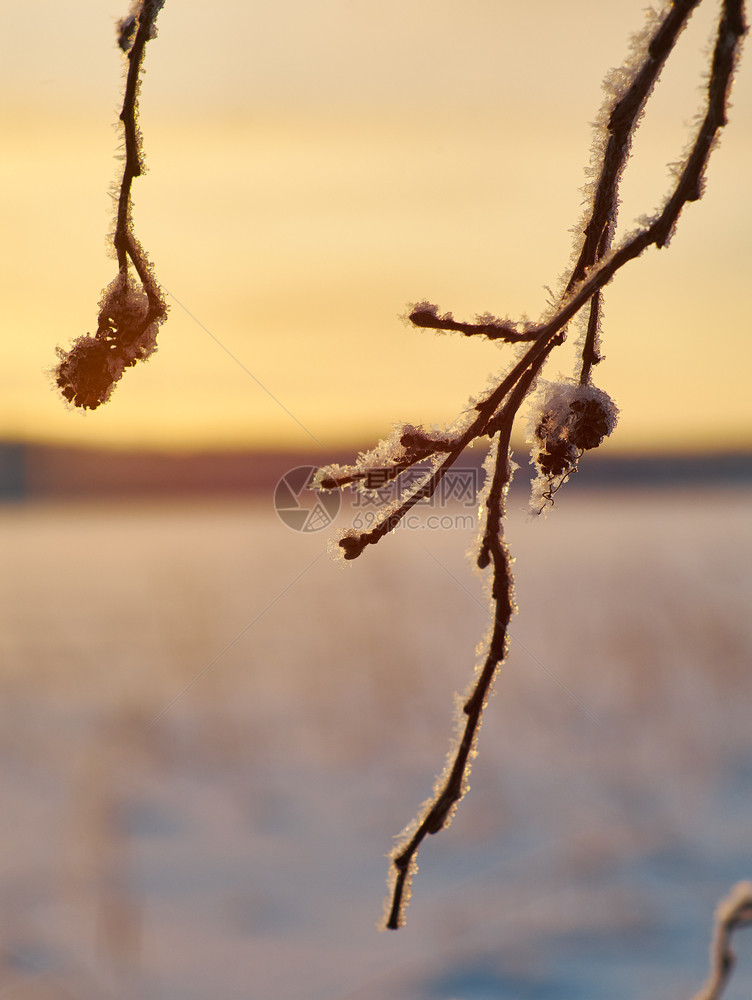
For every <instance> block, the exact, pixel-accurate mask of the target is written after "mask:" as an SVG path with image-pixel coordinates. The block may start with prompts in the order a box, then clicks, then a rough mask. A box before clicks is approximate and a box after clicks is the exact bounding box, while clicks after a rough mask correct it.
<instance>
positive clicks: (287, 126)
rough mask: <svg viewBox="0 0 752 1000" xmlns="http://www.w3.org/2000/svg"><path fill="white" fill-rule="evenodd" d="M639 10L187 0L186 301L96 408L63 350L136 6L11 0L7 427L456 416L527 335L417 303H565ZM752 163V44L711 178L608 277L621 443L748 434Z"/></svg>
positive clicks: (199, 437)
mask: <svg viewBox="0 0 752 1000" xmlns="http://www.w3.org/2000/svg"><path fill="white" fill-rule="evenodd" d="M706 4H708V9H707V12H704V11H703V10H701V11H700V13H699V14H698V15H697V22H696V24H694V25H692V26H691V27H690V29H688V30H687V32H686V34H685V36H684V37H683V39H682V44H681V51H678V52H677V53H676V54H675V57H678V58H676V63H675V65H671V64H670V65H669V67H668V68H667V70H666V77H665V82H664V83H663V85H662V86H661V87H660V88H659V90H658V91H657V93H656V95H655V96H654V98H653V103H652V104H651V105H649V106H648V114H647V116H646V121H645V126H644V127H643V129H641V130H640V133H638V139H637V141H636V143H635V149H634V158H633V162H632V164H631V165H630V168H629V170H628V171H627V174H626V175H625V180H624V187H623V193H624V204H623V208H622V214H621V218H622V221H623V223H624V225H625V226H626V227H627V228H629V227H630V224H631V223H632V222H633V220H634V219H636V218H637V217H639V216H640V215H642V214H643V213H649V212H652V211H653V210H654V208H655V207H656V206H657V205H658V204H659V203H660V201H661V198H662V196H663V194H664V192H665V190H666V188H667V177H668V173H667V168H666V164H667V163H669V162H670V161H672V160H675V159H676V158H677V157H678V155H679V154H680V152H681V151H682V149H683V148H684V146H685V143H686V141H687V136H688V134H689V133H688V129H687V127H685V125H684V122H685V121H691V120H692V119H693V117H694V115H695V113H696V111H697V109H698V108H699V107H700V103H701V97H700V93H699V90H698V82H699V74H700V71H701V70H700V67H701V66H702V58H701V57H702V53H703V51H704V50H705V49H706V39H707V37H708V33H709V31H710V25H711V20H712V17H713V16H714V15H715V12H716V8H717V4H715V3H713V4H709V0H706ZM533 6H534V7H535V10H534V11H533V9H532V8H533ZM257 8H258V9H257ZM641 8H642V0H608V2H605V0H598V2H595V0H593V2H585V0H573V2H569V3H567V4H562V3H560V0H548V2H546V3H539V4H536V5H530V4H520V3H517V2H514V3H513V2H511V0H510V2H494V3H493V4H492V3H490V2H489V0H470V2H467V0H463V2H462V3H460V2H459V0H452V2H450V0H430V2H429V0H410V2H407V3H406V2H405V0H399V2H398V0H391V2H384V3H380V4H377V5H374V4H371V3H366V2H365V0H337V2H335V0H329V2H322V3H320V4H310V3H303V2H301V0H293V2H290V3H288V4H285V5H281V6H280V5H269V4H265V5H255V4H253V3H247V2H243V3H241V2H239V0H237V2H236V0H233V2H229V0H227V2H219V3H217V4H215V5H214V7H213V8H212V11H211V15H210V16H207V13H206V9H207V8H206V5H205V4H199V3H198V2H195V0H194V2H185V0H181V2H177V0H166V5H165V9H164V10H163V12H162V14H161V15H160V34H159V37H158V38H157V39H156V40H155V41H154V42H153V43H150V45H149V46H148V48H147V56H146V66H147V73H146V76H145V78H144V82H143V89H142V100H141V104H142V113H141V126H142V131H143V134H144V140H145V147H146V155H147V163H148V167H149V172H148V173H147V174H146V176H144V177H143V178H141V179H138V180H137V181H136V182H135V184H134V218H135V224H136V231H137V233H138V235H139V236H140V238H141V240H142V242H143V243H144V245H145V247H146V249H147V251H148V253H149V254H150V256H151V258H152V259H153V261H154V263H155V266H156V272H157V276H158V278H159V280H160V281H161V283H162V285H163V287H164V288H165V289H166V291H167V292H168V301H170V302H171V313H170V317H169V319H168V321H167V323H166V324H165V326H164V327H163V328H162V331H161V333H160V349H159V351H158V353H157V354H156V355H155V356H154V357H153V358H152V359H151V360H150V361H149V362H148V363H147V364H146V365H143V366H141V368H140V370H139V368H136V369H133V370H131V371H129V372H127V373H126V374H125V376H124V378H123V380H122V382H121V383H120V384H119V385H118V387H117V388H116V390H115V393H114V394H113V397H112V400H111V401H110V403H109V404H107V406H106V407H103V408H101V409H100V410H98V411H96V412H94V413H88V414H81V413H78V412H72V411H71V410H70V409H68V408H66V406H65V405H64V404H63V402H62V401H61V400H60V399H59V398H58V397H57V396H56V394H55V393H53V392H52V390H51V389H50V383H49V380H48V378H47V377H46V376H45V374H44V369H46V368H49V367H51V366H52V364H53V363H54V360H55V357H54V349H55V346H56V344H61V345H67V344H68V343H69V342H70V340H72V339H73V338H75V337H76V336H78V335H80V334H81V333H84V332H87V331H91V330H93V328H94V327H95V325H96V313H97V301H98V299H99V295H100V291H101V289H102V287H103V286H104V285H105V284H107V283H108V282H109V281H110V280H111V278H112V277H114V274H115V264H114V261H113V260H112V259H111V257H109V256H108V255H107V252H106V249H105V236H106V234H107V232H108V231H109V228H110V225H111V215H112V203H111V201H110V197H109V194H108V190H109V188H110V186H111V184H112V182H113V181H114V180H115V179H116V175H117V169H118V162H117V161H116V159H115V155H114V154H115V152H116V149H117V141H118V136H117V132H116V130H115V128H114V126H113V124H112V123H113V122H114V120H115V118H116V116H117V110H118V109H119V103H120V91H121V86H122V69H121V65H120V56H119V54H118V52H117V50H116V48H115V46H114V42H113V37H114V36H113V30H112V29H113V22H114V20H115V19H116V18H117V17H118V16H119V15H121V14H122V13H124V11H123V10H122V9H121V5H120V4H115V3H112V2H110V0H107V2H103V0H79V2H78V3H76V4H74V5H62V4H58V3H51V2H49V0H45V2H41V0H40V2H34V0H29V2H28V3H27V4H25V5H23V6H22V7H21V9H18V10H14V11H13V13H12V14H9V15H8V17H9V20H10V24H9V25H6V32H5V46H6V47H7V48H8V51H7V52H4V53H3V59H2V60H0V86H2V89H3V93H4V94H5V95H8V100H7V101H5V102H4V105H3V109H2V111H1V112H0V119H1V120H2V128H3V136H4V140H5V141H4V144H3V157H2V164H1V165H0V171H1V172H2V186H1V187H0V199H2V208H1V211H2V218H3V228H4V240H3V246H4V256H3V267H2V272H1V273H0V282H2V301H3V319H2V325H3V345H4V346H3V365H2V367H0V438H2V437H5V438H7V437H19V436H20V437H25V438H27V439H34V440H39V439H44V440H50V439H51V440H56V441H61V442H63V441H64V442H73V443H77V444H92V445H98V446H101V445H106V444H109V445H124V446H126V445H127V446H133V445H137V446H159V447H163V446H176V447H210V446H238V445H241V446H258V447H265V446H268V447H275V446H279V445H287V446H290V447H296V448H299V447H306V446H307V445H308V444H323V445H325V446H328V445H329V444H333V443H335V442H338V441H343V440H346V441H347V442H348V443H352V444H354V445H358V446H361V447H364V446H367V445H370V444H371V443H372V442H373V441H374V439H375V438H376V437H377V436H380V435H383V434H385V433H387V432H388V431H389V429H390V427H391V424H392V423H393V422H396V421H410V422H421V421H423V422H426V423H428V424H433V423H439V424H441V423H445V422H448V421H452V420H453V419H454V418H455V417H456V416H457V415H459V414H460V412H461V411H462V409H463V407H464V406H465V405H466V404H467V400H468V398H469V397H470V396H471V395H474V394H478V393H480V392H481V391H482V390H483V389H484V388H485V386H486V384H487V380H488V378H489V376H490V375H491V374H493V373H494V372H495V371H497V370H498V369H499V368H501V367H503V366H504V364H505V360H506V355H505V354H504V349H502V353H501V354H500V353H499V348H497V347H495V346H493V345H491V344H488V343H482V342H475V341H469V340H467V339H465V338H462V337H456V336H450V335H444V336H437V335H435V334H432V333H430V332H428V331H417V330H413V329H410V328H409V327H408V326H406V325H405V324H404V323H403V322H402V321H401V320H400V314H402V313H404V311H405V309H406V307H407V304H408V303H409V302H415V301H418V300H420V299H424V298H428V299H430V300H432V301H435V302H437V303H438V304H439V305H440V307H441V308H442V310H452V311H453V312H454V314H455V316H457V317H458V318H472V317H473V316H474V315H475V314H476V313H480V312H486V311H490V312H493V313H496V314H500V315H509V316H510V317H512V318H520V317H522V316H523V315H524V314H527V315H528V316H529V317H530V318H536V317H537V316H538V315H539V314H540V312H541V311H542V309H543V308H544V307H545V302H546V297H547V294H548V293H547V291H546V286H551V287H554V288H555V287H557V285H558V281H559V277H560V275H561V274H562V272H563V271H564V270H565V269H566V267H567V265H568V262H569V254H570V250H571V243H572V236H571V233H570V232H569V230H570V229H571V227H572V226H573V225H574V224H575V223H577V222H578V221H579V219H580V215H581V205H580V202H581V187H582V184H583V182H584V167H585V165H586V164H587V162H588V158H589V148H590V142H591V135H592V132H591V129H590V127H589V124H588V123H589V122H590V121H592V120H593V119H594V118H595V116H596V114H597V111H598V108H599V105H600V103H601V93H602V92H601V88H600V84H601V80H602V78H603V76H604V74H605V71H606V70H607V69H608V68H609V67H610V66H611V65H612V64H616V63H619V62H620V61H622V59H623V57H624V55H625V53H626V48H627V39H628V36H629V34H630V33H631V32H632V31H633V30H634V29H636V28H638V27H639V26H640V24H641V13H640V12H641ZM544 14H545V16H544ZM11 42H12V44H13V50H12V51H10V43H11ZM750 162H752V70H751V69H750V66H749V65H748V64H744V63H743V64H742V67H741V70H740V73H739V76H738V81H737V86H736V89H735V92H734V106H733V109H732V113H731V119H730V125H729V127H728V129H727V130H726V131H725V133H724V136H723V139H722V142H721V145H720V147H719V149H718V150H717V151H716V153H715V154H714V157H713V158H712V159H711V163H710V168H709V172H708V187H707V192H706V196H705V198H703V200H702V201H701V202H699V203H698V204H695V205H691V206H689V207H688V208H687V209H686V210H685V213H684V215H683V217H682V218H681V220H680V224H679V227H678V231H677V234H676V236H675V238H674V241H673V243H672V245H671V247H670V248H669V249H668V250H665V251H662V252H660V253H658V252H656V251H655V250H652V251H648V252H647V253H646V254H645V256H644V257H643V258H642V259H641V260H639V261H637V262H634V263H632V264H631V265H629V266H628V267H627V268H626V269H625V270H624V271H623V272H622V273H621V274H620V275H618V276H617V279H616V280H615V281H614V282H613V284H612V285H611V286H610V287H609V289H608V290H607V293H606V299H605V315H606V319H605V325H604V342H603V353H604V354H605V355H606V360H605V361H604V363H603V364H602V365H601V366H600V367H599V369H598V370H597V381H598V383H599V384H600V385H601V387H602V388H604V389H605V390H606V391H607V392H609V393H610V394H611V395H612V396H614V397H615V398H616V399H617V401H618V403H619V405H620V408H621V411H622V415H621V421H620V425H619V427H618V428H617V431H616V434H615V436H614V439H613V444H612V447H613V448H617V447H620V448H627V449H634V448H651V449H655V448H663V447H671V448H693V447H701V448H712V447H721V448H724V447H725V448H730V447H740V446H743V447H749V446H752V406H751V405H750V403H749V391H748V387H747V381H748V377H749V371H750V362H751V361H752V347H751V346H750V343H751V341H752V338H750V333H751V332H752V331H751V330H750V320H749V316H750V304H751V302H750V300H751V299H752V281H750V275H751V274H752V240H751V239H750V236H749V234H750V232H752V203H751V202H750V198H749V193H748V191H749V183H748V169H749V166H748V165H749V163H750ZM508 350H509V349H508V348H506V351H508ZM551 365H552V367H550V368H549V370H548V371H547V373H546V374H547V376H548V377H549V378H555V377H557V376H558V375H559V374H568V373H569V372H570V371H571V368H572V357H571V351H569V352H567V348H566V347H565V348H563V349H562V358H561V359H560V360H557V359H556V358H553V359H552V362H551Z"/></svg>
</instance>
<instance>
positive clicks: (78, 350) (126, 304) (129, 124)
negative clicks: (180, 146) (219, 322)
mask: <svg viewBox="0 0 752 1000" xmlns="http://www.w3.org/2000/svg"><path fill="white" fill-rule="evenodd" d="M163 6H164V0H136V2H135V3H134V4H133V7H132V10H131V13H130V15H129V16H128V17H126V18H123V19H122V20H121V21H120V23H119V24H118V39H117V40H118V45H119V46H120V48H121V49H122V51H123V52H124V53H125V55H126V57H127V59H128V71H127V75H126V81H125V94H124V97H123V109H122V111H121V112H120V121H121V122H122V124H123V132H124V146H125V160H124V164H123V176H122V179H121V182H120V190H119V196H118V203H117V212H116V215H115V230H114V233H113V235H112V244H113V247H114V249H115V254H116V256H117V262H118V273H117V277H116V278H115V279H114V281H112V282H111V283H110V284H109V285H108V286H107V288H105V289H104V291H103V293H102V298H101V299H100V302H99V316H98V322H97V332H96V333H95V334H94V336H91V335H89V334H86V335H85V336H83V337H79V338H78V339H77V340H76V341H75V342H74V344H73V346H72V347H71V348H70V349H69V350H68V351H63V350H62V349H60V348H58V349H57V353H58V357H59V359H60V361H59V364H58V366H57V368H56V369H55V372H54V376H55V383H56V385H57V386H58V388H59V389H60V391H61V393H62V394H63V396H64V397H65V398H66V399H67V400H68V401H69V402H70V403H73V405H74V406H80V407H83V408H84V409H91V410H93V409H95V408H96V407H97V406H100V405H101V404H102V403H105V402H107V400H108V399H109V398H110V395H111V393H112V390H113V388H114V386H115V383H116V382H118V381H119V379H120V378H121V377H122V375H123V372H124V371H125V369H126V368H130V367H131V366H132V365H135V364H136V362H137V361H142V360H144V359H145V358H148V357H149V356H150V355H151V354H153V353H154V351H155V350H156V348H157V331H158V329H159V325H160V324H161V323H162V322H163V321H164V319H165V317H166V316H167V305H166V304H165V301H164V299H163V297H162V294H161V292H160V289H159V285H158V284H157V282H156V279H155V278H154V273H153V270H152V266H151V264H150V262H149V260H148V258H147V256H146V253H145V252H144V249H143V247H142V246H141V244H140V243H139V241H138V240H137V239H136V237H135V235H134V233H133V219H132V211H131V186H132V184H133V181H134V179H135V178H136V177H140V176H141V174H142V173H143V170H144V165H143V151H142V147H141V135H140V133H139V129H138V92H139V87H140V81H141V68H142V65H143V59H144V51H145V48H146V43H147V42H148V41H149V40H150V39H152V38H155V37H156V33H157V31H156V19H157V15H158V13H159V11H160V10H161V9H162V7H163ZM131 265H132V267H133V270H134V271H135V275H133V274H131V272H130V267H131Z"/></svg>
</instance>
